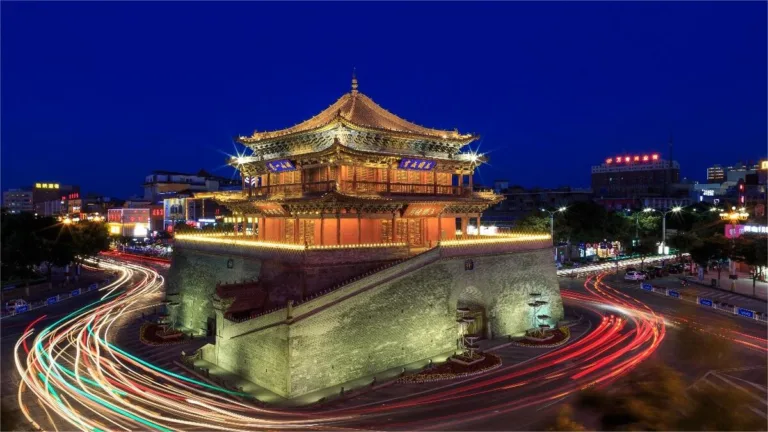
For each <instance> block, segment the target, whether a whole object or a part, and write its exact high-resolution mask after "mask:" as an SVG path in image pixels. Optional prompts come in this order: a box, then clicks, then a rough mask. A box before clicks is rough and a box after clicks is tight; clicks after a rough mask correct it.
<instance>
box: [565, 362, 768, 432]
mask: <svg viewBox="0 0 768 432" xmlns="http://www.w3.org/2000/svg"><path fill="white" fill-rule="evenodd" d="M622 384H623V385H622ZM687 387H688V386H687V385H686V383H685V381H684V380H683V378H682V376H681V375H680V374H679V373H678V372H677V371H675V370H674V369H672V368H670V367H669V366H666V365H664V364H661V363H655V362H654V363H650V364H643V365H641V366H639V367H638V368H637V369H635V370H633V371H632V372H630V373H629V375H628V376H627V378H626V379H625V380H624V381H623V383H622V382H620V383H618V384H616V385H613V386H612V387H611V389H610V390H608V391H601V390H593V389H588V390H586V391H584V392H583V393H582V394H581V397H580V398H579V404H580V405H581V406H582V407H585V408H587V409H590V410H593V411H596V412H597V413H598V415H599V416H600V423H601V426H602V427H601V429H602V430H735V431H737V430H764V429H765V421H764V420H762V419H761V418H759V417H757V416H755V415H753V414H752V413H751V412H750V411H746V410H745V409H744V406H746V403H747V402H749V400H748V395H746V394H745V393H744V392H741V391H740V390H735V389H730V388H721V389H717V388H713V387H711V386H702V387H701V388H700V389H692V390H691V391H688V390H687Z"/></svg>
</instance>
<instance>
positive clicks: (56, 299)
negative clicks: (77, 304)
mask: <svg viewBox="0 0 768 432" xmlns="http://www.w3.org/2000/svg"><path fill="white" fill-rule="evenodd" d="M110 282H112V278H107V279H104V280H102V281H101V282H99V283H95V282H94V283H92V284H90V285H89V286H88V287H86V288H75V289H73V290H72V291H70V292H66V293H62V294H57V295H55V296H50V297H48V298H46V299H45V300H38V301H36V302H32V303H29V304H26V305H24V306H17V307H16V308H14V311H13V312H8V311H6V310H5V309H3V311H2V316H0V319H3V318H8V317H12V316H15V315H19V314H23V313H26V312H29V311H32V310H35V309H40V308H44V307H47V306H51V305H55V304H56V303H60V302H62V301H64V300H68V299H71V298H73V297H78V296H81V295H83V294H86V293H89V292H92V291H96V290H98V289H99V288H101V287H103V286H105V285H107V284H109V283H110ZM4 307H5V305H3V308H4Z"/></svg>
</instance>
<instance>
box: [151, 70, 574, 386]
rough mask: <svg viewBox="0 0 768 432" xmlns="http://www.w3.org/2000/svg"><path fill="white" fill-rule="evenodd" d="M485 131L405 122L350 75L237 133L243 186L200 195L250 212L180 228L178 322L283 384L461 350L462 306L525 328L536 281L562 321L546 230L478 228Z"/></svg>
mask: <svg viewBox="0 0 768 432" xmlns="http://www.w3.org/2000/svg"><path fill="white" fill-rule="evenodd" d="M476 138H477V136H475V135H472V134H461V133H459V132H458V131H456V130H453V131H448V130H436V129H430V128H426V127H422V126H418V125H416V124H413V123H411V122H408V121H406V120H403V119H402V118H400V117H398V116H396V115H394V114H392V113H390V112H388V111H386V110H384V109H383V108H381V107H380V106H379V105H377V104H376V103H375V102H374V101H373V100H371V99H370V98H368V97H367V96H365V95H363V94H362V93H360V92H359V91H358V89H357V81H356V80H354V79H353V83H352V90H351V91H350V92H348V93H346V94H344V95H343V96H342V97H341V98H340V99H339V100H338V101H336V102H335V103H334V104H332V105H331V106H330V107H328V108H327V109H325V110H324V111H322V112H320V113H319V114H318V115H316V116H315V117H312V118H311V119H309V120H307V121H304V122H302V123H299V124H298V125H296V126H293V127H290V128H288V129H283V130H278V131H272V132H255V133H254V134H252V135H251V136H242V137H239V138H238V139H237V141H238V142H239V143H241V144H243V145H244V146H246V147H248V148H249V149H250V150H252V152H253V154H252V155H251V156H247V157H235V158H232V159H230V160H229V163H230V164H231V165H232V166H233V167H234V168H236V169H237V170H238V171H239V172H240V173H241V175H242V177H243V178H244V179H247V181H244V182H243V184H244V187H243V189H242V190H240V191H230V192H207V193H196V194H195V197H196V198H211V199H214V200H216V201H217V202H219V203H220V204H222V205H224V206H226V207H228V208H229V209H230V210H231V211H232V212H233V213H234V216H236V217H239V218H241V219H242V222H241V223H240V224H237V225H236V227H235V229H234V232H227V233H219V234H215V233H202V232H201V233H200V234H197V235H196V234H177V235H176V237H175V240H174V241H175V244H174V257H173V263H172V265H171V269H170V271H169V274H168V277H167V279H166V284H167V286H166V292H167V300H168V308H169V317H168V321H167V322H168V323H172V324H173V325H174V326H175V327H177V328H182V329H185V330H186V331H194V332H197V333H208V334H209V335H215V343H214V344H208V345H205V346H204V347H202V348H201V349H200V350H199V351H198V352H197V353H196V354H194V355H195V356H199V357H200V358H202V359H204V360H206V361H208V362H211V363H214V364H216V365H217V366H218V367H221V368H223V369H225V370H228V371H230V372H231V373H234V374H237V375H240V376H241V377H243V378H245V379H247V380H250V381H252V382H253V383H256V384H257V385H259V386H261V387H264V388H266V389H268V390H270V391H272V392H274V393H276V394H278V395H280V396H283V397H287V398H293V397H296V396H299V395H303V394H306V393H310V392H313V391H317V390H321V389H324V388H328V387H331V386H334V385H344V383H347V382H349V381H352V380H355V379H359V378H361V377H363V376H369V375H372V374H376V373H379V372H382V371H385V370H389V369H392V368H399V367H402V366H404V365H406V364H409V363H412V362H415V361H419V360H424V359H429V358H432V357H434V356H437V355H441V354H446V353H447V354H448V355H450V354H452V353H454V352H455V351H456V349H457V346H458V342H459V336H458V334H459V333H458V332H459V324H458V323H457V318H458V316H459V315H457V314H463V316H465V317H470V318H472V320H473V321H472V323H471V325H470V327H469V329H468V330H467V331H468V332H470V333H472V334H475V335H477V337H499V336H504V335H512V334H518V333H520V332H523V331H525V330H526V329H528V328H530V327H531V326H532V324H531V319H532V315H531V313H532V312H531V308H530V307H529V306H528V303H529V302H530V300H531V298H532V295H535V296H536V298H537V299H541V300H544V301H546V302H547V304H546V306H545V307H544V308H545V309H547V310H546V311H543V312H541V313H542V314H546V315H547V316H548V318H546V319H547V320H548V322H551V323H552V324H553V325H554V323H556V322H557V321H558V320H559V319H560V318H561V317H562V316H563V309H562V300H561V298H560V292H559V288H558V283H557V277H556V274H555V268H554V266H553V265H552V243H551V242H552V239H551V237H550V236H549V235H548V234H517V235H504V236H502V235H496V236H491V235H483V234H482V233H478V232H477V231H475V234H474V235H470V234H468V232H469V231H470V230H469V226H470V224H474V225H475V226H480V222H481V218H482V216H481V214H482V212H483V210H485V209H487V208H488V207H490V206H493V205H494V204H496V203H498V202H499V200H501V199H502V198H503V197H501V196H499V195H498V194H495V193H494V192H493V191H475V190H474V184H473V180H472V175H473V173H474V171H475V169H476V168H477V166H478V165H480V164H482V163H484V162H485V160H486V159H485V157H483V156H482V155H480V154H477V153H475V152H472V151H466V150H463V149H464V148H465V147H466V146H467V145H468V144H469V143H471V142H472V141H474V140H475V139H476ZM464 178H468V182H469V183H468V186H467V187H464V186H463V185H464V181H463V180H464ZM249 219H250V221H251V222H250V223H249V222H248V220H249ZM471 221H473V222H471ZM245 225H250V226H245ZM247 228H250V232H251V235H247V233H248V231H249V230H248V229H247ZM467 319H468V318H467ZM462 322H465V321H462ZM466 322H468V321H466Z"/></svg>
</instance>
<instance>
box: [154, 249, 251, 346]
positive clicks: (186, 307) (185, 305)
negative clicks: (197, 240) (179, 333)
mask: <svg viewBox="0 0 768 432" xmlns="http://www.w3.org/2000/svg"><path fill="white" fill-rule="evenodd" d="M229 259H230V257H229V256H223V255H216V254H207V253H201V252H199V251H188V250H184V249H182V248H177V250H175V251H174V254H173V260H172V262H171V269H170V271H169V273H168V278H167V279H166V285H167V286H166V292H167V293H168V294H169V295H171V296H172V295H173V294H178V299H176V301H178V302H179V306H176V307H172V308H170V314H171V322H172V323H174V326H176V327H184V328H187V329H192V330H196V331H200V330H205V329H206V328H207V325H208V318H209V317H214V312H213V307H212V305H211V298H212V296H213V293H214V292H215V289H216V283H217V282H219V281H236V280H244V279H258V278H259V273H260V271H261V260H259V259H246V258H242V257H237V256H233V257H231V259H232V261H233V266H232V268H227V261H228V260H229ZM171 298H173V297H171Z"/></svg>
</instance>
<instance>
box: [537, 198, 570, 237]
mask: <svg viewBox="0 0 768 432" xmlns="http://www.w3.org/2000/svg"><path fill="white" fill-rule="evenodd" d="M565 209H566V208H565V207H560V208H559V209H557V210H547V209H541V211H543V212H547V213H549V234H550V235H551V236H552V244H554V243H555V214H556V213H563V212H565Z"/></svg>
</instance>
